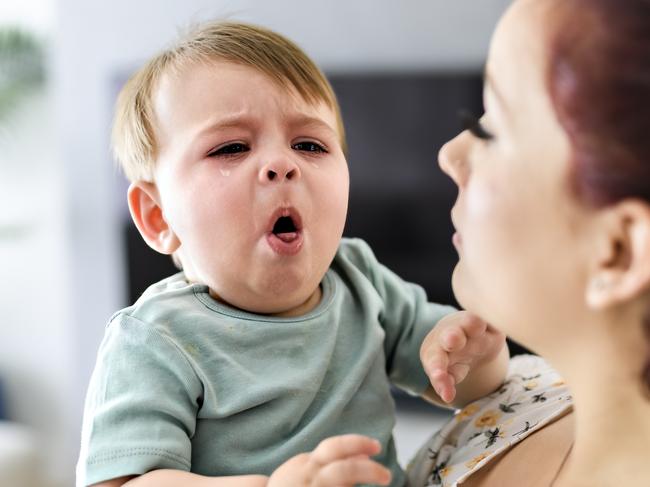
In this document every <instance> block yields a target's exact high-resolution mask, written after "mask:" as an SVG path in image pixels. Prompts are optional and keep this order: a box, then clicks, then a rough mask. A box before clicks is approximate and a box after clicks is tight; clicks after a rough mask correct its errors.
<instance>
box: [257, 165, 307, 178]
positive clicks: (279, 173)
mask: <svg viewBox="0 0 650 487" xmlns="http://www.w3.org/2000/svg"><path fill="white" fill-rule="evenodd" d="M298 178H300V168H299V167H298V166H297V165H296V164H295V163H293V162H291V161H284V160H278V161H274V162H269V163H267V164H264V165H263V166H262V168H261V169H260V173H259V179H260V182H261V183H267V182H282V181H285V180H287V181H291V180H296V179H298Z"/></svg>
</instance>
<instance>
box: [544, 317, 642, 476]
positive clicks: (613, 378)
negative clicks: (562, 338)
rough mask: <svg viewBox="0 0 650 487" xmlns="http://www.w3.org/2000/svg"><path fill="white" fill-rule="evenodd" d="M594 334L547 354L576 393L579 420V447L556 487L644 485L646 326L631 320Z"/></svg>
mask: <svg viewBox="0 0 650 487" xmlns="http://www.w3.org/2000/svg"><path fill="white" fill-rule="evenodd" d="M592 331H593V333H592V334H590V335H589V336H588V337H585V339H584V341H583V342H582V343H581V344H574V345H575V346H566V347H557V348H556V350H554V351H549V354H548V356H547V358H548V359H549V360H550V361H551V363H552V364H553V365H554V366H555V367H557V368H558V370H559V371H560V373H561V374H562V375H563V376H564V378H565V380H566V381H567V383H568V385H569V387H570V389H571V392H572V394H573V399H574V407H575V416H576V417H575V421H576V431H575V442H574V446H573V448H572V451H571V454H570V456H569V458H568V459H567V462H566V464H565V465H564V468H563V469H562V472H560V475H559V476H558V479H557V481H556V483H555V484H554V485H555V486H556V487H564V486H572V487H578V486H582V485H585V486H587V485H589V486H594V485H603V486H609V485H612V486H613V485H616V486H619V485H639V484H638V481H639V479H650V462H648V452H649V451H650V399H649V398H648V397H647V395H646V394H645V391H644V389H643V387H642V382H641V371H642V367H643V362H644V357H645V354H646V353H647V344H646V343H645V339H644V337H643V335H642V327H641V324H640V322H639V324H638V326H636V324H634V323H630V322H629V321H628V323H622V322H619V323H618V328H615V327H614V326H613V325H612V326H611V327H609V328H608V327H605V328H598V325H596V326H595V327H594V329H593V330H592ZM635 482H636V483H635Z"/></svg>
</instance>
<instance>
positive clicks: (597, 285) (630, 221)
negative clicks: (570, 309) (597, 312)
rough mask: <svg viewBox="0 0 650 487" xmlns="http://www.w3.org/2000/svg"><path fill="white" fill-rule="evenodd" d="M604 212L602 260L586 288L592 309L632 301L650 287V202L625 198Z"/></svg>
mask: <svg viewBox="0 0 650 487" xmlns="http://www.w3.org/2000/svg"><path fill="white" fill-rule="evenodd" d="M604 211H605V216H604V219H603V231H602V232H599V236H598V237H597V238H598V239H600V241H599V242H597V243H596V249H597V256H598V260H597V261H596V263H595V264H596V265H595V266H594V269H593V270H592V272H591V273H590V276H589V282H588V283H587V289H586V300H587V304H588V305H589V307H591V308H592V309H604V308H607V307H609V306H613V305H616V304H619V303H622V302H625V301H629V300H631V299H633V298H635V297H636V296H638V295H640V294H642V293H643V292H644V291H647V290H648V289H650V205H648V204H647V203H645V202H643V201H640V200H624V201H622V202H620V203H617V204H615V205H614V206H612V207H609V208H607V209H606V210H604Z"/></svg>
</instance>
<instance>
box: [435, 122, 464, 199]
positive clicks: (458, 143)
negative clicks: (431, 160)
mask: <svg viewBox="0 0 650 487" xmlns="http://www.w3.org/2000/svg"><path fill="white" fill-rule="evenodd" d="M438 164H439V165H440V169H442V171H443V172H444V173H445V174H447V176H449V177H450V178H451V179H452V180H453V181H454V182H455V183H456V185H457V186H458V187H459V188H460V187H463V186H464V185H465V183H466V182H467V177H468V166H467V134H466V133H465V132H463V133H461V134H459V135H457V136H456V137H455V138H453V139H451V140H450V141H449V142H447V143H446V144H445V145H443V146H442V148H441V149H440V152H439V153H438Z"/></svg>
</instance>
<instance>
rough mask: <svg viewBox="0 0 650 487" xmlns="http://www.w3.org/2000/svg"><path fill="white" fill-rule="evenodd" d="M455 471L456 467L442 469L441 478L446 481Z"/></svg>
mask: <svg viewBox="0 0 650 487" xmlns="http://www.w3.org/2000/svg"><path fill="white" fill-rule="evenodd" d="M453 469H454V467H452V466H450V467H445V468H443V469H441V470H440V477H442V478H443V479H444V478H445V477H446V476H447V475H449V474H450V473H451V471H452V470H453Z"/></svg>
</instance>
